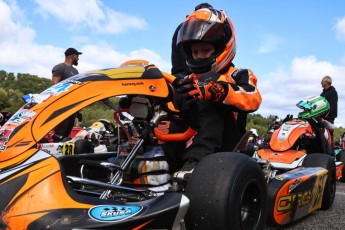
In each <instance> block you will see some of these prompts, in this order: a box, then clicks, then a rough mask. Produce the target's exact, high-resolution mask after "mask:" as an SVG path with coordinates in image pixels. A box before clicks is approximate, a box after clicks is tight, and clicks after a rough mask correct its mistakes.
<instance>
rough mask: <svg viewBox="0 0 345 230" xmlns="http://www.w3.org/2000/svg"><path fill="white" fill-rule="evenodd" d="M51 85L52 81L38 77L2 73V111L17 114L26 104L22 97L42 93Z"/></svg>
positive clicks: (0, 84)
mask: <svg viewBox="0 0 345 230" xmlns="http://www.w3.org/2000/svg"><path fill="white" fill-rule="evenodd" d="M50 85H51V80H50V79H47V78H39V77H38V76H36V75H30V74H22V73H18V74H17V76H14V74H13V73H6V72H5V71H3V70H1V71H0V111H4V112H8V111H11V112H15V111H17V110H18V109H19V108H20V107H21V106H23V104H24V102H23V100H22V96H23V95H25V94H29V93H40V92H42V91H43V90H45V89H47V88H48V87H49V86H50Z"/></svg>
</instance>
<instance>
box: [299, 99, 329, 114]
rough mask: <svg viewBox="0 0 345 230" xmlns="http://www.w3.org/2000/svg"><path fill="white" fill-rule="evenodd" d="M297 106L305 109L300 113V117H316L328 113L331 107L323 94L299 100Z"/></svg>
mask: <svg viewBox="0 0 345 230" xmlns="http://www.w3.org/2000/svg"><path fill="white" fill-rule="evenodd" d="M296 106H297V107H298V108H300V109H303V112H300V113H299V114H298V117H299V118H315V117H319V116H323V115H327V114H328V112H329V109H330V106H329V103H328V101H327V99H326V98H324V97H322V96H311V97H307V98H306V99H304V100H302V101H300V102H298V103H297V104H296Z"/></svg>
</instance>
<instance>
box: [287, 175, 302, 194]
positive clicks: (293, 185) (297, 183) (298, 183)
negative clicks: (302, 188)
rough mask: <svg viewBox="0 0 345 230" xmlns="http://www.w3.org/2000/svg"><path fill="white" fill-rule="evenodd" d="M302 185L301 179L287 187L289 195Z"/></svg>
mask: <svg viewBox="0 0 345 230" xmlns="http://www.w3.org/2000/svg"><path fill="white" fill-rule="evenodd" d="M301 183H302V178H298V179H296V180H295V181H294V182H293V183H292V184H291V185H290V186H289V193H291V191H292V190H294V189H295V188H296V187H297V186H298V185H300V184H301Z"/></svg>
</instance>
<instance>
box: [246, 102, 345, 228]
mask: <svg viewBox="0 0 345 230" xmlns="http://www.w3.org/2000/svg"><path fill="white" fill-rule="evenodd" d="M297 107H298V108H300V109H302V110H303V112H300V113H299V114H298V117H296V118H293V116H292V115H288V116H287V118H286V119H284V122H283V124H282V125H281V127H280V128H279V129H277V130H275V131H274V132H273V134H272V136H271V139H270V142H269V145H268V147H266V148H263V149H259V150H258V151H257V152H255V154H254V156H253V157H254V158H255V159H257V161H258V162H259V163H260V164H261V165H262V167H263V170H264V171H265V175H266V179H267V181H268V188H267V191H268V194H267V202H268V214H267V215H268V223H269V224H270V225H279V226H282V225H286V224H288V223H291V222H293V221H296V220H298V219H300V218H302V217H304V216H306V215H308V214H309V213H311V212H313V211H314V210H316V209H324V210H325V209H329V208H330V207H331V206H332V204H333V201H334V197H335V190H336V179H337V178H340V177H341V176H342V175H341V170H342V168H343V167H344V165H343V163H342V162H335V158H334V154H333V148H332V143H333V142H332V138H331V135H330V132H329V129H328V128H325V127H328V126H329V125H330V124H329V123H327V122H326V121H324V120H323V119H321V118H320V117H321V116H322V115H324V114H327V113H328V111H329V104H328V102H327V100H326V99H325V98H323V97H320V96H313V97H308V98H306V99H305V100H302V101H300V102H299V103H297Z"/></svg>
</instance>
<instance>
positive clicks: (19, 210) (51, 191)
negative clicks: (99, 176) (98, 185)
mask: <svg viewBox="0 0 345 230" xmlns="http://www.w3.org/2000/svg"><path fill="white" fill-rule="evenodd" d="M22 155H25V156H30V157H32V156H33V155H35V151H33V149H31V150H29V151H28V152H26V153H24V154H22ZM46 155H47V157H46V158H45V159H44V160H42V161H40V162H38V163H36V164H32V165H31V166H28V167H27V168H26V169H25V170H23V171H20V172H18V173H16V174H14V175H13V177H11V178H10V180H14V179H15V178H18V177H21V176H23V175H27V179H26V181H25V184H24V185H23V186H22V187H21V188H19V190H18V191H17V193H16V194H15V195H14V196H13V198H12V200H11V201H10V202H9V204H8V206H7V207H6V209H5V210H4V211H3V216H2V220H3V221H4V222H5V223H11V225H10V226H11V229H26V228H27V226H28V224H29V223H31V222H32V221H34V220H36V219H37V218H39V217H41V216H43V215H45V214H46V213H47V212H48V210H54V209H60V208H64V209H66V208H85V209H89V208H90V207H92V205H88V204H83V203H78V202H76V201H75V200H73V199H71V197H70V196H69V195H68V194H67V192H66V189H65V187H64V185H63V182H62V175H61V171H60V166H59V163H58V162H57V159H56V158H54V157H51V156H50V155H48V154H46ZM24 166H25V165H24ZM24 166H23V168H25V167H24ZM6 182H7V181H5V182H4V183H6ZM46 198H49V199H46Z"/></svg>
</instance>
